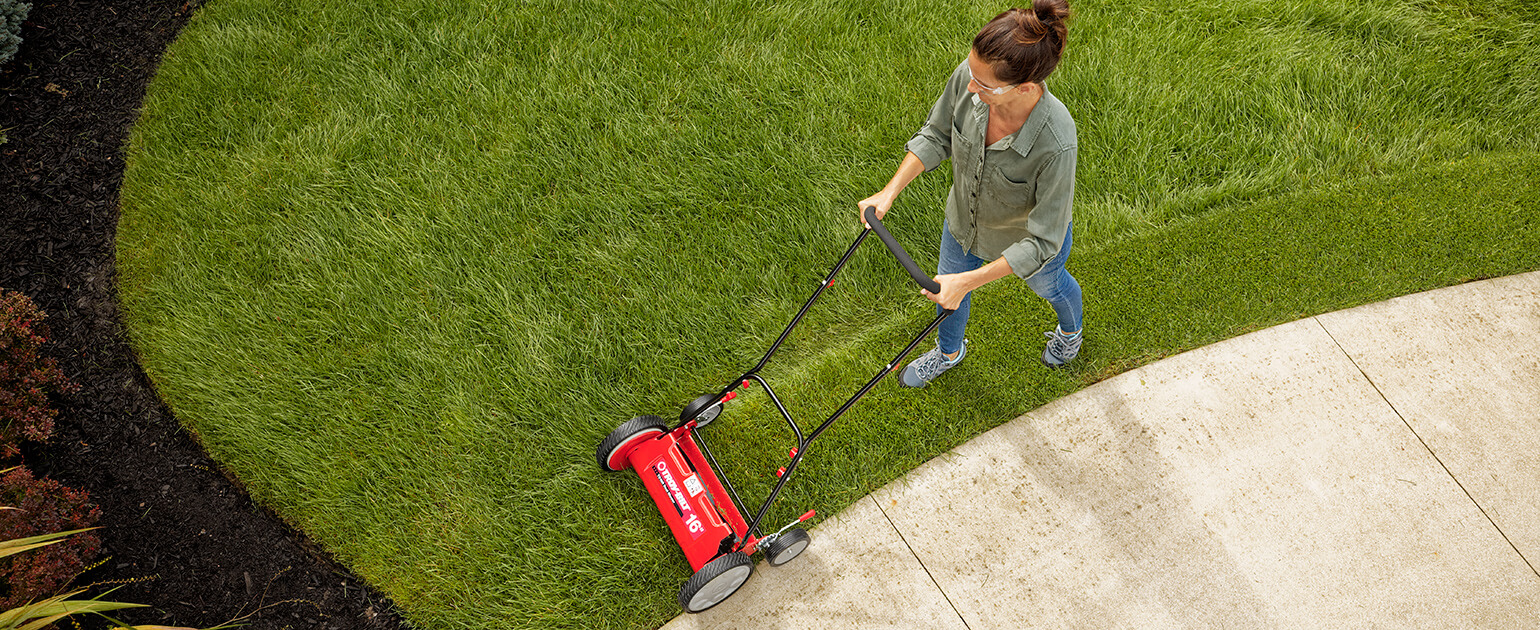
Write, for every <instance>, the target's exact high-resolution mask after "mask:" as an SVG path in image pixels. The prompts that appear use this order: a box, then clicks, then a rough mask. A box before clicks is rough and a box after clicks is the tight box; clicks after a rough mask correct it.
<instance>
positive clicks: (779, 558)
mask: <svg viewBox="0 0 1540 630" xmlns="http://www.w3.org/2000/svg"><path fill="white" fill-rule="evenodd" d="M812 542H813V537H812V536H809V535H808V534H807V530H805V529H802V528H801V527H798V528H795V529H792V530H791V531H789V532H786V533H784V534H781V536H780V538H776V539H775V542H773V543H770V548H769V549H767V550H765V559H766V560H768V561H770V566H773V567H778V566H781V565H783V564H786V563H788V562H791V561H792V559H793V558H796V557H797V556H798V555H800V554H801V553H802V551H803V550H805V549H807V546H808V545H809V544H812Z"/></svg>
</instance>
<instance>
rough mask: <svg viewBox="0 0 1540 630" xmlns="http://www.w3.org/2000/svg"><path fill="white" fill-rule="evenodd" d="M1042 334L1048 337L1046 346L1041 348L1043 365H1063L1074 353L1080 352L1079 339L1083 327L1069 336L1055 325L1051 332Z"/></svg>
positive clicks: (1082, 335) (1073, 356)
mask: <svg viewBox="0 0 1540 630" xmlns="http://www.w3.org/2000/svg"><path fill="white" fill-rule="evenodd" d="M1043 336H1044V337H1047V338H1048V347H1047V348H1044V349H1043V365H1046V366H1048V367H1051V368H1057V367H1064V364H1066V363H1069V362H1070V360H1071V359H1074V358H1075V355H1077V354H1080V340H1081V338H1082V337H1084V336H1085V329H1083V328H1082V329H1081V330H1080V332H1078V333H1075V334H1074V335H1073V336H1071V335H1066V334H1064V331H1063V330H1060V329H1059V328H1058V327H1057V326H1055V327H1054V329H1053V332H1045V333H1043Z"/></svg>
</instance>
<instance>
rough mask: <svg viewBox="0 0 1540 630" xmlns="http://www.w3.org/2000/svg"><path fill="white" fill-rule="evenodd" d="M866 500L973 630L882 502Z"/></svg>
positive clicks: (942, 596)
mask: <svg viewBox="0 0 1540 630" xmlns="http://www.w3.org/2000/svg"><path fill="white" fill-rule="evenodd" d="M866 498H868V499H871V500H872V505H875V506H877V511H878V512H881V513H882V518H883V519H884V520H886V521H887V522H888V527H892V528H893V533H895V534H898V539H899V540H901V541H903V542H904V546H905V547H907V548H908V549H909V553H910V555H913V556H914V561H915V562H918V563H920V568H921V569H925V577H928V578H930V583H931V584H935V585H936V591H937V592H939V593H941V598H942V599H945V600H946V605H948V606H951V607H952V612H954V613H956V614H957V620H958V621H961V622H962V625H963V627H964V628H968V630H973V629H972V627H971V626H969V625H968V620H967V619H964V618H963V615H962V611H960V610H957V604H953V603H952V598H951V597H948V596H947V594H946V589H944V588H941V583H940V582H937V581H936V576H934V575H931V573H930V567H927V566H925V561H924V560H921V559H920V554H919V553H916V552H915V550H914V546H913V545H910V544H909V539H908V538H904V532H901V531H899V529H898V524H897V523H894V522H893V519H892V518H891V517H889V516H888V511H887V510H884V509H882V502H881V501H878V500H877V497H874V496H871V495H867V497H866Z"/></svg>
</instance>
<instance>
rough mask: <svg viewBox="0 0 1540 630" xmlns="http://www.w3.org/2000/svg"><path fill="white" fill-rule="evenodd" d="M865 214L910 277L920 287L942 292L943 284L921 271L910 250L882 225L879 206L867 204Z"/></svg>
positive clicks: (870, 224)
mask: <svg viewBox="0 0 1540 630" xmlns="http://www.w3.org/2000/svg"><path fill="white" fill-rule="evenodd" d="M864 214H865V220H866V224H867V225H868V226H870V227H871V228H872V231H873V232H876V233H877V238H880V239H882V244H883V245H887V246H888V251H890V252H892V253H893V257H894V258H897V259H898V264H899V265H902V266H903V268H904V271H907V272H909V277H910V278H914V282H915V284H918V285H920V288H922V289H925V290H926V291H930V292H931V293H940V292H941V284H940V283H938V282H936V280H935V279H934V278H931V277H930V276H928V275H925V273H924V272H922V271H920V266H919V265H916V264H914V259H913V258H910V257H909V252H906V251H904V246H903V245H899V244H898V241H897V240H896V239H894V238H893V235H892V234H889V233H888V228H885V227H883V226H882V221H881V220H879V219H878V218H877V206H867V207H866V209H865V212H864Z"/></svg>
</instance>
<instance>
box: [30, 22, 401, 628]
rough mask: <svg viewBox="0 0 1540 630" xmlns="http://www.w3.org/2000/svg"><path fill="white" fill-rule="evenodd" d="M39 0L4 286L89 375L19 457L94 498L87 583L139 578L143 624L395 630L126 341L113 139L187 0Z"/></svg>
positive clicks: (68, 368)
mask: <svg viewBox="0 0 1540 630" xmlns="http://www.w3.org/2000/svg"><path fill="white" fill-rule="evenodd" d="M194 2H196V0H194ZM32 3H33V5H34V6H33V9H32V13H31V16H30V18H29V20H28V21H27V22H26V23H25V24H24V25H23V31H22V37H23V38H24V41H23V42H22V45H21V52H20V53H19V54H18V55H17V57H16V58H15V59H13V60H12V61H11V62H10V63H8V64H6V65H5V66H3V67H0V129H5V130H6V134H7V135H8V136H9V137H10V140H9V142H7V143H6V144H0V287H4V288H7V289H10V290H14V291H20V292H22V293H25V294H26V295H27V296H29V297H31V298H32V299H33V301H35V302H37V304H38V306H40V307H42V308H43V310H44V311H46V312H47V313H48V318H49V319H48V323H49V325H50V327H51V328H52V331H53V334H52V339H53V342H52V343H51V344H50V348H49V350H51V352H52V355H53V356H55V357H57V358H58V359H59V361H60V365H61V367H62V368H63V369H64V371H65V372H66V373H67V374H68V375H69V376H70V377H71V378H73V379H74V380H75V381H76V382H78V383H80V384H81V386H82V388H81V392H80V393H79V394H78V395H75V396H71V397H70V399H69V400H66V401H63V403H62V404H61V408H60V417H59V422H58V433H57V434H56V435H55V437H54V439H53V440H52V442H51V443H50V444H48V445H46V446H44V447H40V448H37V449H33V450H32V451H31V452H29V453H27V454H26V461H27V464H28V465H29V466H30V467H31V468H32V469H33V470H35V471H36V472H38V473H40V474H44V475H47V476H49V477H52V478H54V479H56V480H58V481H60V482H63V483H65V484H66V485H69V486H73V487H76V488H81V489H84V490H87V491H89V492H90V493H91V497H92V500H93V501H95V502H96V503H97V504H98V505H100V506H101V509H102V522H101V525H102V526H103V529H102V530H101V534H102V538H103V542H104V545H105V547H106V553H107V554H108V555H110V559H109V560H108V562H107V563H106V564H105V565H103V566H101V567H100V568H98V569H96V570H94V571H93V572H92V573H90V574H88V575H87V576H86V579H87V580H88V581H89V580H125V581H132V583H129V584H127V585H126V586H124V587H122V588H121V589H120V590H118V591H116V592H114V593H112V596H111V599H113V600H117V601H130V602H138V603H144V604H149V605H151V606H153V608H151V609H143V610H139V611H131V612H128V613H125V614H123V615H122V617H123V618H124V619H125V620H126V621H132V622H137V623H144V624H169V625H188V626H200V627H206V626H212V625H216V624H219V623H223V622H226V621H229V620H230V619H232V618H236V617H239V616H241V615H245V614H248V613H250V612H252V611H253V610H257V609H261V610H260V612H258V613H257V614H256V615H254V616H252V617H251V618H250V620H249V621H250V622H251V624H252V627H257V628H283V627H292V628H318V629H319V628H338V629H342V628H401V627H404V624H403V623H402V622H401V621H400V620H399V619H398V618H397V617H395V615H394V613H393V612H392V610H393V609H392V607H391V605H390V603H389V602H388V601H387V600H386V599H385V598H384V597H382V596H381V595H380V594H379V593H377V592H374V591H372V590H370V589H369V588H367V587H365V586H364V585H363V584H362V583H361V582H359V580H358V579H357V578H355V577H353V576H352V575H350V574H349V573H348V571H347V570H345V569H343V568H342V567H341V566H339V565H337V564H336V563H335V562H333V561H331V560H330V559H328V558H327V557H326V556H325V554H323V553H321V552H320V551H319V550H318V549H317V548H316V547H315V546H314V545H312V544H310V543H309V542H308V541H307V540H306V539H305V537H304V536H303V535H301V534H300V533H298V532H296V531H294V530H293V529H291V528H289V527H288V526H286V525H285V524H284V523H283V522H282V521H281V520H279V519H278V518H277V517H275V516H274V515H273V514H272V513H271V512H268V511H267V510H265V509H263V508H262V507H260V506H257V505H254V504H253V503H252V502H251V500H250V498H248V497H247V495H246V493H245V492H244V491H243V490H242V489H241V488H240V487H239V486H238V485H235V484H233V483H232V482H231V481H230V480H228V479H227V478H226V477H225V476H224V475H222V474H221V473H220V472H219V470H220V469H219V467H218V466H217V465H216V464H215V463H213V462H212V461H210V460H209V458H208V456H207V455H206V454H204V452H203V449H202V448H200V447H199V445H198V444H197V443H195V442H194V441H193V440H192V439H191V438H190V437H189V435H188V434H187V433H185V432H184V431H183V430H182V429H181V428H180V426H179V425H178V424H177V421H176V419H175V418H173V417H172V415H171V413H170V412H169V411H168V410H167V409H166V406H165V405H164V404H162V403H161V401H160V400H159V399H158V398H157V397H156V394H155V391H154V390H153V389H152V387H151V385H150V382H149V381H148V379H146V378H145V375H144V372H143V371H142V370H140V368H139V364H138V362H137V360H136V358H135V356H134V354H133V352H132V350H131V349H130V347H129V345H128V343H127V341H126V337H125V334H124V331H123V326H122V321H121V317H120V313H119V311H118V303H117V295H116V287H115V285H114V276H115V271H114V260H113V257H114V232H115V231H116V227H117V219H118V187H119V185H120V184H121V183H122V181H123V154H122V151H123V145H124V141H125V139H126V137H127V132H128V128H129V126H130V125H131V124H132V123H133V122H134V118H135V116H136V115H137V112H138V108H139V104H140V102H141V101H142V99H143V97H144V89H145V84H146V83H147V82H148V81H149V79H150V76H151V75H152V74H153V72H154V69H155V66H156V63H157V62H158V60H159V59H160V55H161V52H162V51H163V50H165V47H166V45H167V44H168V43H170V41H171V40H172V38H174V37H175V36H176V34H177V32H178V31H179V30H180V29H181V28H182V26H183V24H185V23H186V21H187V18H188V16H189V15H190V14H191V12H192V11H193V10H194V9H195V6H194V4H191V3H188V2H185V1H184V0H170V1H168V0H73V1H72V0H32ZM146 578H149V579H146ZM286 600H295V601H286ZM275 602H282V603H277V604H276V605H273V604H274V603H275ZM263 606H268V607H266V608H263Z"/></svg>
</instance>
